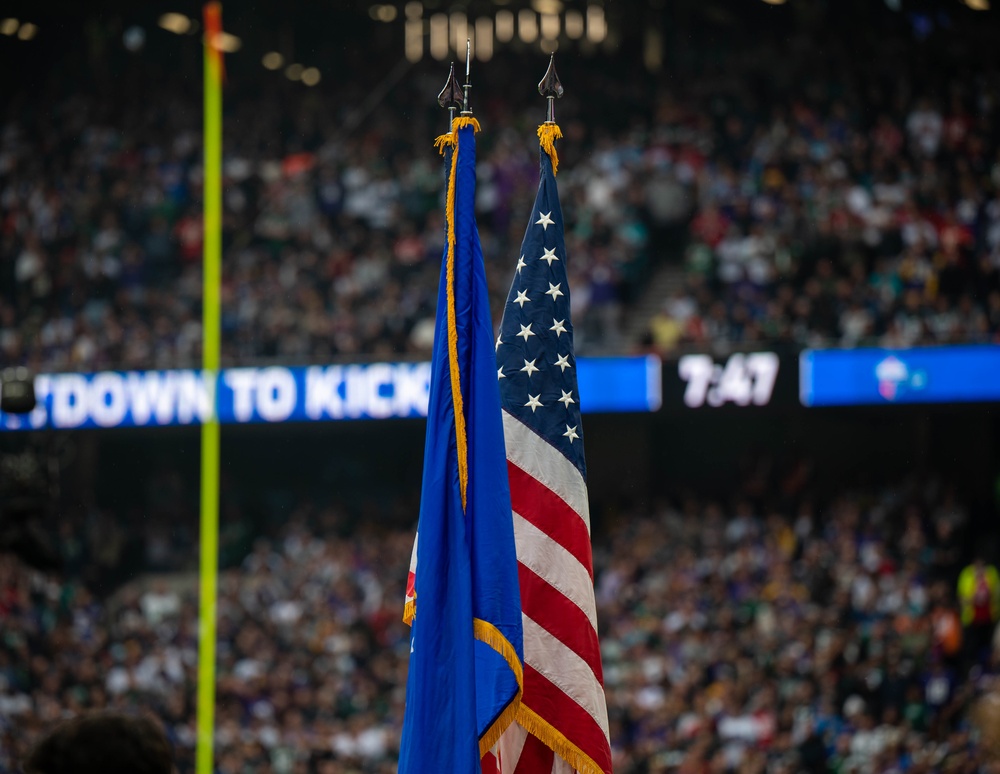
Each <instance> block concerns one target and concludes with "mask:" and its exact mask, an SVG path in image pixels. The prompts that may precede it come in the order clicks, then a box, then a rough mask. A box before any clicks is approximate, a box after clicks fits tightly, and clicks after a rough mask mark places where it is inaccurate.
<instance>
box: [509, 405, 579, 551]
mask: <svg viewBox="0 0 1000 774" xmlns="http://www.w3.org/2000/svg"><path fill="white" fill-rule="evenodd" d="M501 413H502V414H503V433H504V438H505V440H506V444H507V459H509V460H510V461H511V462H513V463H514V464H515V465H517V466H518V467H519V468H520V469H521V470H523V471H524V472H525V473H527V474H529V475H530V476H531V477H532V478H534V479H535V480H536V481H539V482H541V483H542V484H544V485H545V486H547V487H548V488H549V489H551V490H552V491H553V492H555V493H556V494H557V495H559V497H561V498H562V499H563V500H564V501H565V502H566V504H567V505H569V507H570V508H572V509H573V510H574V511H576V512H577V513H578V514H579V515H580V518H582V519H583V521H584V523H585V524H586V525H587V533H588V534H589V533H590V504H589V503H588V501H587V482H586V481H584V479H583V476H582V475H581V474H580V471H579V470H577V469H576V466H575V465H573V463H572V462H570V461H569V460H568V459H566V458H565V457H564V456H563V455H562V454H561V453H560V452H559V451H558V450H557V449H556V448H555V447H553V446H552V445H551V444H550V443H549V442H548V441H546V440H545V439H543V438H541V437H539V436H538V435H536V434H535V431H534V430H532V429H531V428H529V427H527V426H526V425H524V424H523V423H522V422H521V421H520V420H518V419H516V418H515V417H513V416H511V415H510V414H508V413H507V412H506V411H503V412H501Z"/></svg>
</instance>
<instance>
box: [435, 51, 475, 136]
mask: <svg viewBox="0 0 1000 774" xmlns="http://www.w3.org/2000/svg"><path fill="white" fill-rule="evenodd" d="M466 94H468V92H466ZM438 104H439V105H440V106H441V107H446V108H448V131H449V132H450V131H451V127H452V124H454V123H455V110H457V109H458V105H461V104H462V87H461V86H459V85H458V79H457V78H456V77H455V63H454V62H452V63H451V70H450V71H449V72H448V82H447V83H446V84H445V85H444V88H443V89H441V93H440V94H438Z"/></svg>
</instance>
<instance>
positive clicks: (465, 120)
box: [434, 116, 562, 156]
mask: <svg viewBox="0 0 1000 774" xmlns="http://www.w3.org/2000/svg"><path fill="white" fill-rule="evenodd" d="M466 126H471V127H472V131H474V132H478V131H479V121H477V120H476V119H475V118H470V117H469V116H461V117H459V118H456V119H455V121H454V124H453V125H452V128H451V131H450V132H448V133H447V134H441V135H438V136H437V138H435V140H434V147H435V148H437V152H438V153H439V154H441V155H442V156H443V155H444V149H445V148H454V147H456V146H457V145H458V130H459V129H462V128H464V127H466ZM560 136H562V135H560Z"/></svg>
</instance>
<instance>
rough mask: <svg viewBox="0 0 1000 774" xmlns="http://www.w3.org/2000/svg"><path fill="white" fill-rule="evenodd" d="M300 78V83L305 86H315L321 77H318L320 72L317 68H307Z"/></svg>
mask: <svg viewBox="0 0 1000 774" xmlns="http://www.w3.org/2000/svg"><path fill="white" fill-rule="evenodd" d="M301 77H302V83H304V84H305V85H306V86H315V85H316V84H317V83H319V81H320V78H321V77H322V76H321V75H320V72H319V70H318V69H317V68H315V67H307V68H306V69H305V70H303V71H302V76H301Z"/></svg>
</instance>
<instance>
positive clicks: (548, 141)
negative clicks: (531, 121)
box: [538, 124, 563, 175]
mask: <svg viewBox="0 0 1000 774" xmlns="http://www.w3.org/2000/svg"><path fill="white" fill-rule="evenodd" d="M562 136H563V133H562V129H560V128H559V124H542V125H541V126H539V127H538V141H539V144H540V145H541V146H542V150H543V151H545V152H546V153H548V154H549V158H550V159H551V160H552V174H553V175H555V174H557V173H558V172H559V155H558V154H557V153H556V140H560V139H562Z"/></svg>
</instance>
